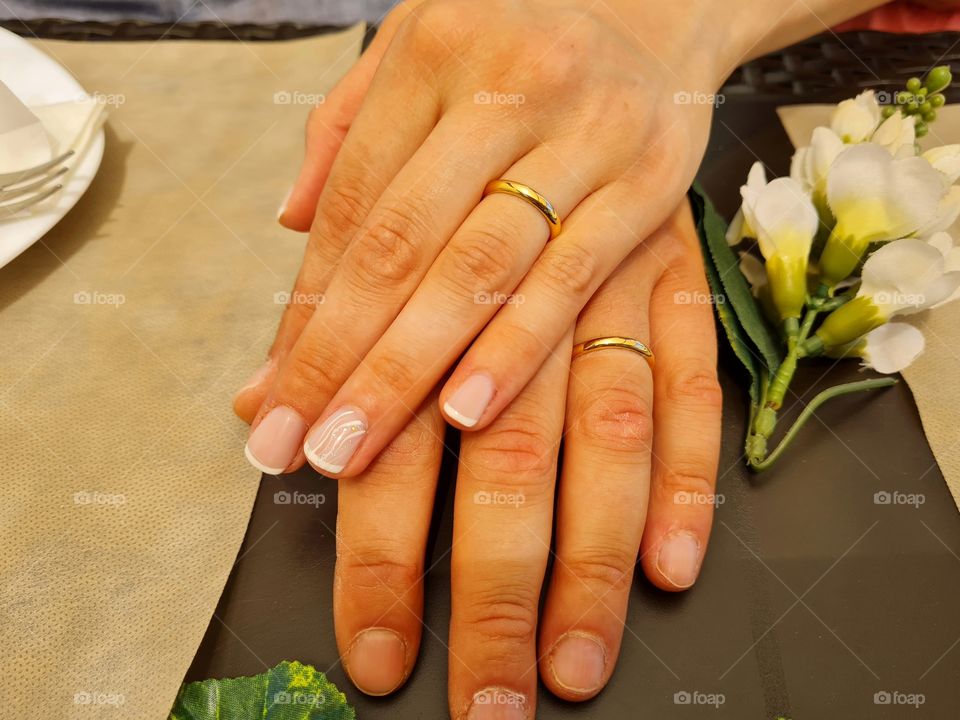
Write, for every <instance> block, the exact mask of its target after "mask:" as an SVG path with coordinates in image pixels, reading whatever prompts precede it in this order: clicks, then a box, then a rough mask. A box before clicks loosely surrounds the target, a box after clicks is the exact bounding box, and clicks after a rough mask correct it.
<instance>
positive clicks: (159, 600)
mask: <svg viewBox="0 0 960 720" xmlns="http://www.w3.org/2000/svg"><path fill="white" fill-rule="evenodd" d="M361 38H362V29H361V28H359V27H358V28H354V29H352V30H350V31H347V32H344V33H340V34H337V35H328V36H324V37H320V38H315V39H309V40H302V41H293V42H286V43H257V44H248V43H240V42H224V43H221V42H183V41H170V42H160V43H143V42H140V43H65V42H40V43H38V45H39V46H40V47H41V48H42V49H43V50H45V51H46V52H48V53H49V54H50V55H52V56H53V57H55V58H56V59H57V60H58V61H60V62H61V64H63V65H64V66H65V67H66V68H67V69H69V70H70V71H71V72H73V73H74V74H75V75H76V76H77V78H78V79H79V80H80V82H81V83H82V84H83V85H84V86H85V87H86V88H87V89H88V91H90V92H92V93H97V97H99V98H100V99H101V101H103V102H106V103H108V104H110V107H109V110H110V114H111V116H110V119H109V121H108V124H107V150H106V156H105V157H104V161H103V165H102V168H101V171H100V173H99V175H98V176H97V178H96V179H95V181H94V183H93V185H92V186H91V188H90V190H89V192H88V193H87V195H86V196H85V197H84V198H83V199H82V200H81V201H80V203H79V204H78V205H77V206H76V207H75V208H74V209H73V211H72V212H71V213H70V214H69V215H68V216H67V217H66V219H65V220H64V221H63V222H62V223H61V224H60V225H58V226H57V227H56V228H55V229H54V230H53V231H52V232H50V233H49V234H48V235H47V237H46V238H45V239H44V240H43V242H42V243H41V244H37V245H35V246H33V247H32V248H31V249H30V250H28V251H27V252H25V253H24V254H23V255H21V256H20V257H19V258H17V259H16V260H14V261H13V262H12V263H11V264H10V265H8V266H6V267H5V268H3V269H2V270H0V338H2V346H3V347H2V350H0V355H2V361H0V443H2V447H3V474H2V475H3V481H2V483H0V658H2V660H0V698H2V701H3V710H2V711H0V715H2V716H3V717H4V718H15V719H16V720H20V719H23V720H27V719H30V720H35V719H37V718H44V720H56V719H59V718H65V719H67V718H68V719H71V720H72V719H73V718H94V717H97V718H99V717H109V718H116V719H120V718H124V719H125V718H131V719H134V718H135V719H136V720H154V719H155V720H162V719H164V718H166V717H167V714H168V712H169V709H170V706H171V704H172V702H173V699H174V697H175V695H176V692H177V689H178V687H179V685H180V682H181V680H182V678H183V675H184V673H185V672H186V669H187V667H188V666H189V664H190V661H191V659H192V658H193V655H194V653H195V651H196V649H197V646H198V645H199V643H200V640H201V638H202V637H203V633H204V630H205V629H206V627H207V624H208V622H210V618H211V614H212V613H213V611H214V609H215V607H216V603H217V600H218V598H219V596H220V594H221V591H222V589H223V585H224V583H225V581H226V578H227V576H228V574H229V572H230V569H231V566H232V565H233V564H234V562H235V560H236V554H237V550H238V548H239V547H240V542H241V540H242V538H243V534H244V531H245V529H246V526H247V521H248V519H249V515H250V510H251V507H252V503H253V499H254V496H255V493H256V489H257V481H258V478H259V474H258V473H257V472H256V471H255V470H253V469H252V468H251V467H250V466H249V465H248V464H247V463H246V461H245V460H244V457H243V452H242V447H243V440H244V437H245V432H244V428H245V426H244V425H243V424H242V423H241V422H240V421H239V420H236V419H235V418H234V417H233V415H232V412H231V409H230V400H231V395H232V393H233V391H234V389H235V388H236V387H238V386H239V384H240V383H241V382H242V381H243V380H244V379H245V377H246V376H247V374H249V373H250V372H252V371H253V370H254V369H255V367H256V366H257V365H258V364H259V363H260V362H261V360H262V358H263V356H264V354H265V352H266V349H267V347H268V345H269V341H270V340H271V337H272V334H273V329H274V327H275V324H276V322H277V320H278V319H279V315H280V310H281V306H280V305H278V304H276V303H275V301H274V294H275V293H278V292H280V293H282V292H283V291H286V290H287V289H288V288H289V286H290V285H291V283H292V278H293V277H294V274H295V270H296V268H297V266H298V264H299V260H300V257H301V254H302V244H303V236H300V235H297V234H295V233H291V232H288V231H284V230H282V229H281V228H279V227H278V226H277V224H276V221H275V214H276V210H277V206H278V205H279V203H280V201H281V199H282V198H283V196H284V194H285V192H286V190H287V189H288V187H289V184H290V182H291V181H292V179H293V178H294V177H295V173H296V170H297V168H298V165H299V161H300V157H301V153H302V147H303V143H302V137H303V122H304V118H305V116H306V113H307V109H308V108H307V106H306V105H305V103H308V102H311V101H312V100H314V99H317V98H316V97H315V96H316V95H317V94H320V93H325V92H327V91H328V90H329V89H330V87H331V86H332V84H333V82H334V81H335V80H336V79H337V78H338V77H339V76H340V75H341V74H342V73H343V72H344V71H345V70H346V69H347V67H348V66H349V65H350V64H351V63H352V62H353V61H354V60H355V58H356V56H357V54H358V52H359V46H360V42H361ZM3 232H4V229H3V226H2V224H0V242H3ZM241 561H242V560H241Z"/></svg>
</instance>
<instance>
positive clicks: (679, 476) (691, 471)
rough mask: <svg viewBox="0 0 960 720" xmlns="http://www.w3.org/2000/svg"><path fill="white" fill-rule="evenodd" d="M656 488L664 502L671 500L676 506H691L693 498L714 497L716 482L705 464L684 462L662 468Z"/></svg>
mask: <svg viewBox="0 0 960 720" xmlns="http://www.w3.org/2000/svg"><path fill="white" fill-rule="evenodd" d="M654 487H655V488H656V492H657V493H658V495H659V496H660V498H661V499H663V500H671V501H672V502H673V503H674V504H689V502H690V498H691V497H697V498H700V497H705V496H710V495H712V494H713V489H714V481H713V476H712V474H711V472H710V469H709V468H708V467H707V465H706V464H705V463H698V462H696V461H683V462H673V463H671V465H670V467H663V468H661V470H660V471H659V472H658V473H657V479H656V482H655V483H654Z"/></svg>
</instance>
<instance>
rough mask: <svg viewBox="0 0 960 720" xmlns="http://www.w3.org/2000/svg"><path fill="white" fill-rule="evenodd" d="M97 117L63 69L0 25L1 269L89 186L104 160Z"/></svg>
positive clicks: (97, 106)
mask: <svg viewBox="0 0 960 720" xmlns="http://www.w3.org/2000/svg"><path fill="white" fill-rule="evenodd" d="M104 115H105V113H104V109H103V103H101V102H99V99H98V98H96V97H91V96H90V95H89V94H88V93H87V92H86V91H84V89H83V88H82V87H81V86H80V84H79V83H78V82H77V81H76V80H75V79H74V78H73V76H72V75H70V73H69V72H67V71H66V70H65V69H64V68H63V67H61V66H60V65H59V64H57V63H56V62H55V61H54V60H53V59H51V58H50V57H48V56H47V55H45V54H43V53H42V52H40V50H38V49H37V48H35V47H34V46H33V45H31V44H30V43H28V42H27V41H25V40H23V39H22V38H20V37H19V36H17V35H14V34H12V33H9V32H7V31H5V30H2V29H0V267H2V266H3V265H6V264H7V263H9V262H10V261H11V260H13V258H15V257H16V256H17V255H19V254H20V253H21V252H23V251H24V250H25V249H27V248H28V247H30V245H32V244H33V243H35V242H36V241H37V240H39V239H40V238H42V237H43V236H44V235H45V234H46V233H47V232H48V231H49V230H50V228H52V227H53V226H54V225H56V224H57V222H59V220H60V219H61V218H62V217H63V216H64V215H66V214H67V212H68V211H69V210H70V208H72V207H73V206H74V205H75V204H76V202H77V201H78V200H79V199H80V197H81V196H82V195H83V193H84V192H85V191H86V189H87V188H88V187H89V185H90V183H91V182H92V181H93V178H94V176H95V175H96V173H97V169H98V168H99V167H100V161H101V159H102V158H103V148H104V133H103V128H102V123H103V119H104ZM44 166H48V167H46V168H45V169H44ZM37 168H39V169H37ZM31 169H34V170H35V171H34V172H30V170H31ZM19 208H22V209H19Z"/></svg>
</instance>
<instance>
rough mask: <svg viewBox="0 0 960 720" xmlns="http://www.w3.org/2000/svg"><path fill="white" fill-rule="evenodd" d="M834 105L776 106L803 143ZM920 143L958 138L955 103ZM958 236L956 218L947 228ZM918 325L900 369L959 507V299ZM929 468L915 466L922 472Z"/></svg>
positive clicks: (920, 318)
mask: <svg viewBox="0 0 960 720" xmlns="http://www.w3.org/2000/svg"><path fill="white" fill-rule="evenodd" d="M833 107H834V106H833V105H790V106H787V107H782V108H779V109H778V110H777V113H778V114H779V115H780V120H781V122H782V123H783V126H784V129H786V131H787V135H788V136H789V137H790V142H792V143H793V146H794V147H800V146H802V145H808V144H809V143H810V135H811V133H812V132H813V129H814V128H815V127H817V126H818V125H828V126H829V124H830V114H831V112H832V111H833ZM938 112H939V117H938V118H937V121H936V122H935V123H933V124H932V125H931V126H930V134H929V135H927V136H926V137H924V138H922V139H921V141H920V146H921V148H922V149H924V150H926V149H928V148H931V147H935V146H938V145H948V144H952V143H960V107H958V106H956V105H948V106H947V107H944V108H943V109H941V110H940V111H938ZM950 232H951V234H952V235H953V238H954V242H956V241H957V240H960V223H957V224H955V225H954V226H953V227H952V228H951V229H950ZM906 320H907V321H909V322H911V323H912V324H914V325H916V326H917V327H919V328H920V329H921V330H923V334H924V336H925V337H926V339H927V345H926V350H925V351H924V353H923V355H921V356H920V357H919V358H918V359H917V360H915V361H914V362H913V364H912V365H910V367H908V368H907V369H906V370H905V371H904V372H903V377H904V379H905V380H906V381H907V384H908V385H909V386H910V390H911V392H912V393H913V398H914V400H915V401H916V403H917V409H918V410H919V411H920V420H921V421H922V422H923V431H924V433H925V434H926V436H927V441H928V442H929V443H930V449H931V450H933V455H934V457H935V458H936V459H937V464H938V465H939V466H940V471H941V472H942V473H943V477H944V478H945V479H946V481H947V486H948V487H949V488H950V493H951V494H952V495H953V500H954V502H955V503H956V504H957V508H958V509H960V429H958V427H960V421H958V414H960V411H958V408H960V301H957V302H953V303H951V304H949V305H944V306H942V307H939V308H936V309H935V310H929V311H927V312H924V313H920V314H919V315H912V316H910V317H909V318H906ZM931 469H932V468H917V472H918V474H924V473H927V472H929V471H930V470H931Z"/></svg>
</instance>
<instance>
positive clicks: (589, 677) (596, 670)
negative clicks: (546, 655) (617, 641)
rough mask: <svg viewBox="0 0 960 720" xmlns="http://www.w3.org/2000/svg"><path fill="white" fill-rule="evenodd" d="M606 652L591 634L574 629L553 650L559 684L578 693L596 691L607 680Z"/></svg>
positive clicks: (555, 671)
mask: <svg viewBox="0 0 960 720" xmlns="http://www.w3.org/2000/svg"><path fill="white" fill-rule="evenodd" d="M605 665H606V653H605V652H604V649H603V646H602V645H601V644H600V642H599V641H598V640H596V639H594V638H592V637H590V636H589V635H586V634H582V633H578V632H570V633H567V634H566V635H564V636H563V637H562V638H560V640H559V641H558V642H557V644H556V645H555V646H554V648H553V652H551V653H550V668H551V670H552V671H553V677H554V679H555V680H556V681H557V683H558V684H559V685H562V686H563V687H564V688H566V689H567V690H572V691H574V692H578V693H588V692H593V691H594V690H596V689H597V688H598V687H600V684H601V683H602V682H603V671H604V667H605Z"/></svg>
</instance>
